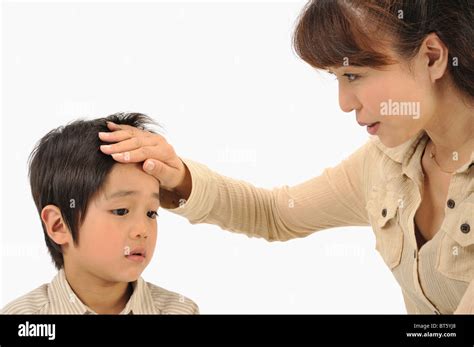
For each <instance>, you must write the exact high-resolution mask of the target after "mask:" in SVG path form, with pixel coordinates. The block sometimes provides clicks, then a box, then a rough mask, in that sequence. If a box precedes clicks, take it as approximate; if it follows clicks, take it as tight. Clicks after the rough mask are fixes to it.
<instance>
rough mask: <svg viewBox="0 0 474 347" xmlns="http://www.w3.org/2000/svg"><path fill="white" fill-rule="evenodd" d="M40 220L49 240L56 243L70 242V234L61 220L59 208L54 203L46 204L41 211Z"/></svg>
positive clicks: (64, 243)
mask: <svg viewBox="0 0 474 347" xmlns="http://www.w3.org/2000/svg"><path fill="white" fill-rule="evenodd" d="M41 220H42V221H43V223H44V225H45V226H46V232H47V233H48V236H49V237H50V239H51V240H53V241H54V242H56V243H57V244H58V245H66V244H70V243H71V241H72V235H71V233H70V231H69V228H68V227H67V225H66V223H65V222H64V220H63V216H62V215H61V210H60V209H59V208H58V207H57V206H55V205H47V206H45V207H43V210H42V211H41Z"/></svg>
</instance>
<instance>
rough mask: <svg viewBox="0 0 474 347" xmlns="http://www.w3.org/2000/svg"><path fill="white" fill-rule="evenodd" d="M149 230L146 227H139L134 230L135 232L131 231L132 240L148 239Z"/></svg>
mask: <svg viewBox="0 0 474 347" xmlns="http://www.w3.org/2000/svg"><path fill="white" fill-rule="evenodd" d="M148 234H149V232H148V229H147V228H146V227H144V226H137V227H135V228H133V230H132V231H131V235H130V236H131V238H132V239H140V238H144V239H146V238H147V237H148Z"/></svg>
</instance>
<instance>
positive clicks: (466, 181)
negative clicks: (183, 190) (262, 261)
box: [168, 131, 474, 314]
mask: <svg viewBox="0 0 474 347" xmlns="http://www.w3.org/2000/svg"><path fill="white" fill-rule="evenodd" d="M428 139H429V138H428V136H427V134H426V132H425V131H420V133H419V134H418V135H417V136H415V137H414V138H412V139H411V140H409V141H407V142H405V143H404V144H402V145H400V146H397V147H394V148H388V147H385V146H384V145H383V144H382V143H381V142H380V140H379V139H378V137H376V136H374V137H371V138H370V139H369V140H368V141H367V142H366V143H365V144H364V145H363V146H361V147H360V148H359V149H358V150H356V151H355V152H354V153H353V154H352V155H350V156H349V157H348V158H346V159H345V160H343V161H342V162H341V163H340V164H338V165H337V166H335V167H331V168H326V169H325V170H324V171H323V173H322V174H321V175H320V176H318V177H314V178H313V179H310V180H308V181H306V182H303V183H301V184H298V185H296V186H292V187H289V186H282V187H279V188H275V189H273V190H268V189H262V188H257V187H254V186H253V185H251V184H249V183H247V182H244V181H240V180H235V179H232V178H228V177H225V176H223V175H219V174H218V173H216V172H214V171H212V170H210V169H209V168H207V167H206V166H205V165H202V164H200V163H197V162H194V161H192V160H189V159H183V162H184V163H185V164H186V166H187V167H188V168H189V170H190V173H191V177H192V192H191V195H190V196H189V199H188V200H187V201H183V200H182V201H180V202H179V203H178V201H177V200H178V199H179V197H177V196H176V197H175V201H174V205H170V206H168V207H169V210H170V211H171V212H173V213H176V214H178V215H181V216H184V217H186V218H187V219H188V220H189V221H190V222H191V223H192V224H196V223H210V224H217V225H219V226H220V227H221V228H223V229H226V230H230V231H233V232H238V233H244V234H246V235H248V236H250V237H262V238H265V239H266V240H268V241H286V240H289V239H292V238H296V237H305V236H308V235H310V234H311V233H313V232H315V231H319V230H322V229H328V228H334V227H343V226H364V225H371V226H372V229H373V231H374V233H375V239H376V245H375V248H376V249H377V251H378V252H379V253H380V254H381V256H382V258H383V260H384V261H385V263H386V264H387V266H388V267H389V268H390V270H391V271H392V273H393V275H394V276H395V278H396V280H397V281H398V283H399V284H400V287H401V289H402V293H403V296H404V299H405V304H406V309H407V312H408V313H423V314H440V313H441V314H450V313H453V312H455V311H456V310H458V311H457V312H456V313H468V312H469V313H474V309H473V307H474V280H473V279H474V194H473V191H474V179H473V178H474V170H473V169H472V167H473V166H474V153H473V154H472V155H471V161H470V162H469V163H467V164H466V165H464V166H462V167H461V168H459V169H458V170H457V171H456V172H455V173H454V174H453V177H452V179H451V182H450V186H449V191H448V196H447V201H446V207H445V218H444V221H443V223H442V225H441V228H440V230H439V231H438V232H437V233H436V235H435V236H434V237H433V238H432V239H431V240H430V241H428V242H426V243H425V244H424V245H423V246H422V247H421V248H420V249H419V250H418V247H417V243H416V235H415V225H414V216H415V212H416V211H417V209H418V207H419V205H420V202H421V194H422V193H421V192H422V189H423V175H424V174H423V170H422V167H421V157H422V153H423V151H424V149H425V146H426V144H427V142H428ZM178 204H179V205H180V206H178ZM461 299H462V302H461ZM460 302H461V304H460Z"/></svg>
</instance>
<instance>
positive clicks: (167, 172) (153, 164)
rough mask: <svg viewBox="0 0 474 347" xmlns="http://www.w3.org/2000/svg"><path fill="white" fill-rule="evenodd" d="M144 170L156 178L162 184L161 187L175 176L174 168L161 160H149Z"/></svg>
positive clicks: (144, 164) (145, 163)
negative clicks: (169, 178)
mask: <svg viewBox="0 0 474 347" xmlns="http://www.w3.org/2000/svg"><path fill="white" fill-rule="evenodd" d="M143 170H144V171H145V172H146V173H147V174H149V175H152V176H153V177H155V178H156V179H157V180H158V181H159V182H160V185H162V184H163V182H166V180H167V178H168V177H172V176H173V175H174V174H175V172H173V170H174V169H173V168H171V167H169V166H168V165H166V164H165V163H163V162H161V161H159V160H152V159H148V160H147V161H145V162H144V163H143Z"/></svg>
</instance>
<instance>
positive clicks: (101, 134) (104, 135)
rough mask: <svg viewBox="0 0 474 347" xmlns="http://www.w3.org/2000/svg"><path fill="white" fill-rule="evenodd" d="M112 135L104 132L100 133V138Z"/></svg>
mask: <svg viewBox="0 0 474 347" xmlns="http://www.w3.org/2000/svg"><path fill="white" fill-rule="evenodd" d="M109 134H110V133H106V132H103V131H99V136H103V137H107V136H109Z"/></svg>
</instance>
